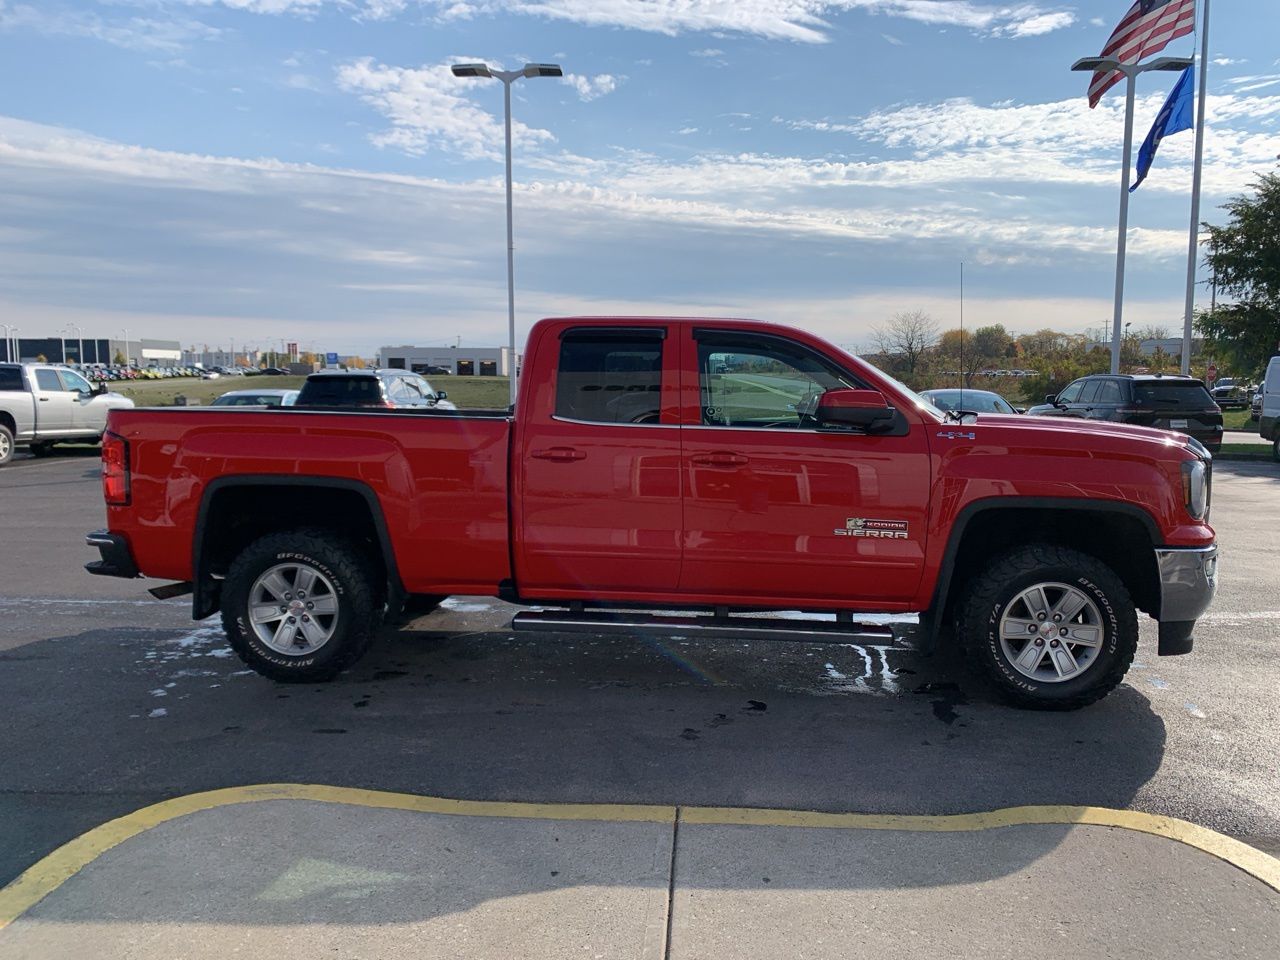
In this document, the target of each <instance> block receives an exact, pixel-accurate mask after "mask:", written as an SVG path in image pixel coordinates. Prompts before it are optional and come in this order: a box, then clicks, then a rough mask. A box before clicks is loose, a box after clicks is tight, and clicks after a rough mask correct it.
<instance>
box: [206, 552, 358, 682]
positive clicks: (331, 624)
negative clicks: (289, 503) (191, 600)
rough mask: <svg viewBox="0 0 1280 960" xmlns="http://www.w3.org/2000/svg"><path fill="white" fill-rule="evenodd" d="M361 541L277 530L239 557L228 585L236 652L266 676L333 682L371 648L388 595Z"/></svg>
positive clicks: (225, 604)
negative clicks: (373, 575)
mask: <svg viewBox="0 0 1280 960" xmlns="http://www.w3.org/2000/svg"><path fill="white" fill-rule="evenodd" d="M368 568H369V563H368V560H367V557H366V556H365V554H364V552H363V551H362V550H361V549H360V548H359V547H358V546H356V545H355V544H354V543H352V542H350V541H347V540H343V539H335V538H333V537H332V536H330V535H329V534H327V533H325V532H323V531H318V530H297V531H292V532H288V533H273V534H270V535H268V536H265V537H262V538H261V539H259V540H256V541H254V542H253V543H252V544H250V545H249V546H248V547H246V548H245V550H244V551H243V552H242V553H241V554H240V556H238V557H237V558H236V559H235V562H233V563H232V564H231V569H230V570H229V571H228V572H227V579H226V581H225V583H223V586H222V626H223V629H224V630H226V633H227V640H228V642H230V644H231V647H232V649H234V650H235V651H236V653H238V654H239V655H240V658H241V659H242V660H244V662H245V663H246V664H248V665H249V666H250V667H252V668H253V669H254V670H256V671H257V672H258V673H260V674H262V675H263V676H265V677H270V678H271V679H273V680H280V681H283V682H286V683H312V682H316V681H323V680H331V679H332V678H333V677H335V676H336V675H337V674H338V673H340V672H341V671H342V670H345V669H346V668H347V667H349V666H351V665H352V664H353V663H355V662H356V660H358V659H359V658H360V657H361V656H363V655H364V653H365V652H366V651H367V650H368V649H369V646H370V644H371V643H372V642H373V638H374V636H375V635H376V633H377V629H378V626H379V624H380V622H381V614H382V598H381V597H380V596H378V593H377V590H376V589H375V587H374V584H373V582H372V581H371V580H370V577H369V575H368V573H367V572H366V571H367V569H368Z"/></svg>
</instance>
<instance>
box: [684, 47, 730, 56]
mask: <svg viewBox="0 0 1280 960" xmlns="http://www.w3.org/2000/svg"><path fill="white" fill-rule="evenodd" d="M689 56H691V57H723V56H724V51H723V50H720V49H718V48H716V47H704V48H703V49H701V50H690V51H689Z"/></svg>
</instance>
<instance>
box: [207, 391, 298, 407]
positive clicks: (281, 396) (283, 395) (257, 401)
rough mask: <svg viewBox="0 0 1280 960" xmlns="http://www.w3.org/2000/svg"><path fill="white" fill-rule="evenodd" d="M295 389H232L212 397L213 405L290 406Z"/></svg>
mask: <svg viewBox="0 0 1280 960" xmlns="http://www.w3.org/2000/svg"><path fill="white" fill-rule="evenodd" d="M297 399H298V391H297V390H232V391H230V392H228V393H224V394H223V395H222V396H220V397H217V398H215V399H214V401H213V403H211V404H210V406H213V407H292V406H293V405H294V403H295V402H296V401H297Z"/></svg>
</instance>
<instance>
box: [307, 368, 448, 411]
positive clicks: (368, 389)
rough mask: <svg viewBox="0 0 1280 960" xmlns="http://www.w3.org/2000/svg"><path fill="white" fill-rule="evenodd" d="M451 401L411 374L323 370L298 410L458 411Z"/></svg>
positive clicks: (312, 380)
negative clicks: (377, 408) (386, 409)
mask: <svg viewBox="0 0 1280 960" xmlns="http://www.w3.org/2000/svg"><path fill="white" fill-rule="evenodd" d="M448 397H449V395H448V394H447V393H445V392H444V391H443V390H437V389H435V387H433V386H431V384H430V383H428V382H427V380H426V378H425V377H423V376H422V375H421V374H417V373H413V372H412V371H409V370H321V371H320V372H319V373H313V374H311V376H309V377H307V379H306V382H305V383H303V385H302V392H301V393H300V394H299V396H298V403H297V406H299V407H397V408H401V409H423V410H457V409H458V408H457V407H456V406H454V405H453V404H452V403H451V402H450V401H449V399H448Z"/></svg>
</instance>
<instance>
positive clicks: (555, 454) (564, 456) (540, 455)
mask: <svg viewBox="0 0 1280 960" xmlns="http://www.w3.org/2000/svg"><path fill="white" fill-rule="evenodd" d="M532 455H533V456H534V457H535V458H537V459H538V460H551V461H552V462H554V463H572V462H573V461H574V460H585V459H587V455H586V454H585V453H583V452H582V451H581V450H575V449H573V447H550V448H548V449H546V450H535V451H533V454H532Z"/></svg>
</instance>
